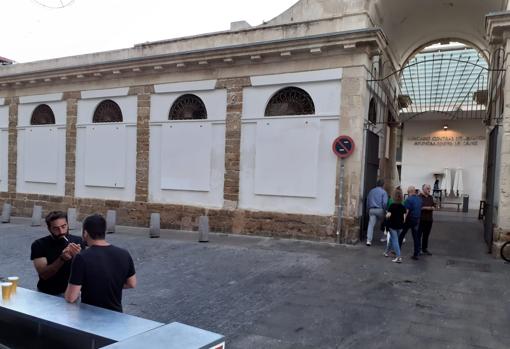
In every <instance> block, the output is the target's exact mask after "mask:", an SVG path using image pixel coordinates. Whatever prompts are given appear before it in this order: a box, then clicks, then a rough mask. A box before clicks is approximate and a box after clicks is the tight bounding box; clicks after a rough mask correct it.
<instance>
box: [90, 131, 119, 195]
mask: <svg viewBox="0 0 510 349" xmlns="http://www.w3.org/2000/svg"><path fill="white" fill-rule="evenodd" d="M85 135H86V136H85V167H84V169H85V185H86V186H93V187H109V188H124V187H125V182H126V149H127V147H126V145H127V137H126V126H125V125H122V124H120V125H118V124H117V125H116V124H107V125H106V124H101V125H89V126H87V128H86V132H85Z"/></svg>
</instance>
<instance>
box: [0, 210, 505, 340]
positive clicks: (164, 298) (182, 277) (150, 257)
mask: <svg viewBox="0 0 510 349" xmlns="http://www.w3.org/2000/svg"><path fill="white" fill-rule="evenodd" d="M15 222H18V223H17V224H4V225H0V237H1V238H0V239H1V240H0V241H1V243H0V256H1V263H0V275H8V274H16V275H19V276H20V277H21V285H22V287H27V288H32V289H33V288H35V285H36V281H37V279H36V275H35V271H34V270H33V267H32V264H31V262H30V261H29V255H30V244H31V242H32V241H33V240H35V239H36V238H38V237H40V236H44V235H45V234H46V232H45V229H44V228H43V227H38V228H32V227H29V226H28V222H29V221H27V220H21V221H20V220H16V221H15ZM74 234H77V235H79V233H78V232H74ZM147 236H148V232H147V231H146V230H142V229H138V228H127V227H120V228H118V232H117V233H115V234H112V235H108V239H109V240H110V241H111V242H112V243H114V244H116V245H118V246H121V247H124V248H126V249H128V250H129V251H130V252H131V254H132V255H133V258H134V260H135V266H136V269H137V275H138V279H139V286H138V288H137V289H135V290H126V291H125V292H124V305H125V307H124V308H125V312H126V313H129V314H133V315H137V316H141V317H145V318H149V319H152V320H156V321H161V322H171V321H179V322H182V323H186V324H189V325H193V326H197V327H200V328H204V329H207V330H210V331H214V332H218V333H222V334H224V335H225V336H226V337H227V338H228V342H227V347H228V348H239V349H241V348H242V349H246V348H459V349H461V348H462V349H465V348H477V349H479V348H508V347H509V346H510V345H509V343H510V334H509V331H508V326H509V324H510V312H509V309H510V286H509V285H510V277H509V275H510V265H508V264H505V263H504V262H502V261H501V260H495V259H493V258H492V257H491V256H490V255H488V254H485V253H484V245H483V238H482V232H481V224H480V223H478V222H477V221H476V220H473V219H471V218H469V217H466V218H463V219H458V220H457V222H452V219H450V218H449V217H446V218H445V217H444V216H443V215H441V214H439V215H438V217H437V220H436V222H435V223H434V227H433V231H432V236H431V243H430V251H431V252H432V253H433V254H434V255H433V256H430V257H423V258H421V259H420V260H419V261H412V260H411V259H410V258H409V256H410V254H411V252H412V251H411V249H412V239H411V236H409V237H408V243H407V244H405V245H404V251H403V256H404V263H403V264H401V265H397V264H394V263H392V262H391V261H390V259H389V258H384V257H383V256H382V252H383V246H382V244H381V245H379V246H377V245H375V246H372V247H365V246H364V245H362V244H359V245H356V246H339V245H334V244H327V243H316V242H303V241H291V240H277V239H270V238H257V237H245V236H231V235H216V234H212V235H211V236H210V240H211V242H209V243H205V244H200V243H197V242H195V241H196V236H197V235H196V234H195V233H183V232H170V231H164V232H162V237H161V238H159V239H149V238H148V237H147Z"/></svg>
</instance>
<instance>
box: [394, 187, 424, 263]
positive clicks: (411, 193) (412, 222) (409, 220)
mask: <svg viewBox="0 0 510 349" xmlns="http://www.w3.org/2000/svg"><path fill="white" fill-rule="evenodd" d="M407 194H408V197H407V200H406V201H405V204H404V206H405V208H406V211H407V215H406V221H405V224H404V229H402V233H400V236H399V237H398V244H399V246H400V248H402V241H403V240H404V238H405V236H406V234H407V231H408V230H409V229H411V231H412V233H413V242H414V253H413V256H412V257H411V258H412V259H414V260H418V256H419V255H420V250H421V234H420V229H419V226H420V217H421V206H422V202H421V198H420V197H418V196H417V195H416V188H415V187H413V186H410V187H409V188H407Z"/></svg>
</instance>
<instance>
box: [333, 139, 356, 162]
mask: <svg viewBox="0 0 510 349" xmlns="http://www.w3.org/2000/svg"><path fill="white" fill-rule="evenodd" d="M353 152H354V141H353V140H352V138H351V137H349V136H340V137H337V138H336V139H335V140H334V141H333V153H335V154H336V156H338V157H339V158H340V159H345V158H347V157H349V156H350V155H351V154H352V153H353Z"/></svg>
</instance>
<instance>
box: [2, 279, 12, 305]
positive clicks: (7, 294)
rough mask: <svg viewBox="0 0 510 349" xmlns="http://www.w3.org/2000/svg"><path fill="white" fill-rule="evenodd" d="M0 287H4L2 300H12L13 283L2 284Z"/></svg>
mask: <svg viewBox="0 0 510 349" xmlns="http://www.w3.org/2000/svg"><path fill="white" fill-rule="evenodd" d="M0 286H1V287H2V300H3V301H8V300H9V299H11V289H12V282H2V283H1V284H0Z"/></svg>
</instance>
